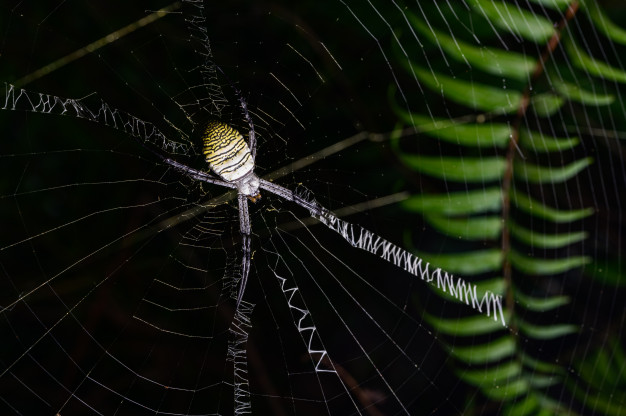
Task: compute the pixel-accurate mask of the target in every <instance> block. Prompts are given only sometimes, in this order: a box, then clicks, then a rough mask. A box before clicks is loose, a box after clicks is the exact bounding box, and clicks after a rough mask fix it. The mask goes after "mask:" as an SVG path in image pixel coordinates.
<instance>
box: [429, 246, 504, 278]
mask: <svg viewBox="0 0 626 416" xmlns="http://www.w3.org/2000/svg"><path fill="white" fill-rule="evenodd" d="M418 256H419V257H421V258H423V259H424V260H427V261H428V262H429V263H431V264H432V265H434V266H436V267H441V268H442V269H444V270H446V271H448V272H449V273H454V274H459V275H463V276H469V275H476V274H481V273H485V272H490V271H495V270H498V269H499V268H500V267H502V252H501V251H500V250H497V249H493V250H481V251H470V252H465V253H450V254H433V253H418Z"/></svg>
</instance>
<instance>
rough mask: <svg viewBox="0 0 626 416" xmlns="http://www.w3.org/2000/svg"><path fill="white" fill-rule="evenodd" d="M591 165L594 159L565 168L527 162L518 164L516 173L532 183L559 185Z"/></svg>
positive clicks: (581, 160)
mask: <svg viewBox="0 0 626 416" xmlns="http://www.w3.org/2000/svg"><path fill="white" fill-rule="evenodd" d="M591 163H593V158H591V157H586V158H584V159H580V160H576V161H574V162H572V163H570V164H569V165H565V166H563V167H554V166H545V167H544V166H539V165H533V164H531V163H527V162H525V163H518V165H517V169H515V171H514V173H515V177H516V178H518V179H523V180H525V181H527V182H531V183H558V182H565V181H567V180H569V179H571V178H573V177H574V176H576V175H577V174H578V173H579V172H580V171H582V170H583V169H585V168H586V167H587V166H589V165H591Z"/></svg>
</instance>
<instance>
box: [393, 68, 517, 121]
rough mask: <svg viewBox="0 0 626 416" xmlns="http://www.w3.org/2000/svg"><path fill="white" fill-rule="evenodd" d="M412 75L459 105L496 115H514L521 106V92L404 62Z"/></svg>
mask: <svg viewBox="0 0 626 416" xmlns="http://www.w3.org/2000/svg"><path fill="white" fill-rule="evenodd" d="M402 62H403V64H404V65H405V66H406V67H407V68H408V69H409V71H410V72H411V73H412V74H415V76H417V78H418V79H419V80H420V81H422V82H423V83H424V85H426V86H427V87H428V88H430V89H431V90H433V91H435V92H437V93H440V94H442V95H443V96H444V97H445V98H446V99H448V100H451V101H454V102H456V103H458V104H461V105H464V106H466V107H470V108H473V109H476V110H481V111H485V112H489V113H494V114H503V113H513V112H515V111H517V109H518V108H519V106H520V102H521V99H522V94H521V93H520V92H519V91H514V90H503V89H502V88H501V87H492V86H490V85H484V84H479V83H478V82H470V81H464V80H462V79H456V78H451V77H448V76H446V75H443V74H440V73H434V72H431V71H428V70H425V69H423V68H421V67H419V66H417V65H416V64H414V63H413V62H407V61H402Z"/></svg>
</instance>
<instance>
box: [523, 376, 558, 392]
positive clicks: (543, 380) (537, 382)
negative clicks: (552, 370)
mask: <svg viewBox="0 0 626 416" xmlns="http://www.w3.org/2000/svg"><path fill="white" fill-rule="evenodd" d="M562 380H563V377H561V376H557V375H553V374H533V375H532V377H528V382H529V383H530V384H531V385H532V386H533V387H535V388H538V389H545V388H547V387H550V386H554V385H555V384H558V383H560V382H561V381H562Z"/></svg>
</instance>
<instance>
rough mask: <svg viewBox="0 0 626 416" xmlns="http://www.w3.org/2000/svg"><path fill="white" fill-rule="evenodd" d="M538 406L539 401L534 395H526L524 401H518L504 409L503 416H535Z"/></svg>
mask: <svg viewBox="0 0 626 416" xmlns="http://www.w3.org/2000/svg"><path fill="white" fill-rule="evenodd" d="M538 406H539V400H537V396H535V395H534V394H529V395H527V396H526V397H525V398H524V399H522V400H519V401H517V402H515V403H513V404H511V405H509V406H507V407H506V409H505V411H504V415H505V416H528V415H532V416H535V415H536V414H537V407H538Z"/></svg>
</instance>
